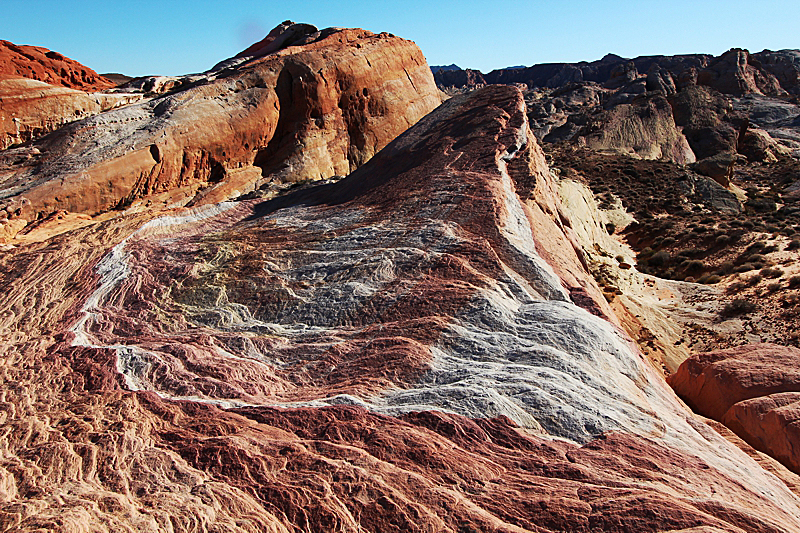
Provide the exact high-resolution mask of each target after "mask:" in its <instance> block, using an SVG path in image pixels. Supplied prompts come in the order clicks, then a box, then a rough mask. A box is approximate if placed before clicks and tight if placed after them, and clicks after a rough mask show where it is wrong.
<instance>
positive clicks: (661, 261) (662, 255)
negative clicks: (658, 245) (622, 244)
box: [647, 250, 672, 266]
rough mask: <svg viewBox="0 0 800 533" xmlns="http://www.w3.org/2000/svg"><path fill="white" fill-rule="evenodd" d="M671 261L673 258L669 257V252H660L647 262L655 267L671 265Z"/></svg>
mask: <svg viewBox="0 0 800 533" xmlns="http://www.w3.org/2000/svg"><path fill="white" fill-rule="evenodd" d="M671 259H672V257H671V256H670V255H669V252H667V251H665V250H659V251H658V252H656V253H654V254H653V255H652V256H651V257H650V259H649V260H648V261H647V262H648V263H649V264H651V265H653V266H664V265H666V264H667V263H669V262H670V260H671Z"/></svg>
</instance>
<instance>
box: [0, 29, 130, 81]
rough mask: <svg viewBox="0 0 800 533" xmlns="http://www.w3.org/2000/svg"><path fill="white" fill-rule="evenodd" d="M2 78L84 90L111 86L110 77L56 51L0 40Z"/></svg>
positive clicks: (0, 70) (0, 73)
mask: <svg viewBox="0 0 800 533" xmlns="http://www.w3.org/2000/svg"><path fill="white" fill-rule="evenodd" d="M2 78H6V79H19V78H28V79H31V80H38V81H42V82H45V83H47V84H50V85H58V86H61V87H67V88H69V89H79V90H82V91H87V92H94V91H102V90H103V89H110V88H111V87H114V86H115V84H114V82H112V81H111V80H107V79H106V78H104V77H102V76H100V75H99V74H97V72H95V71H94V70H92V69H90V68H89V67H87V66H84V65H81V64H80V63H78V62H77V61H74V60H72V59H70V58H68V57H64V56H63V55H61V54H59V53H58V52H53V51H51V50H48V49H47V48H42V47H39V46H20V45H16V44H14V43H11V42H9V41H3V40H0V79H2Z"/></svg>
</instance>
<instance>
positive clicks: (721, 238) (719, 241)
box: [714, 235, 731, 246]
mask: <svg viewBox="0 0 800 533" xmlns="http://www.w3.org/2000/svg"><path fill="white" fill-rule="evenodd" d="M730 240H731V238H730V237H728V236H727V235H717V238H716V239H714V243H715V244H716V245H717V246H725V245H726V244H728V243H729V242H730Z"/></svg>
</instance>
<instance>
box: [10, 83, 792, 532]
mask: <svg viewBox="0 0 800 533" xmlns="http://www.w3.org/2000/svg"><path fill="white" fill-rule="evenodd" d="M525 111H526V109H525V104H524V100H523V97H522V93H520V92H519V91H518V90H517V89H514V88H510V87H500V86H493V87H487V88H485V89H482V90H480V91H476V92H473V93H471V94H469V95H465V96H460V97H456V98H452V99H450V100H448V102H446V103H445V104H443V105H442V106H441V107H440V108H439V109H438V110H437V111H435V112H434V113H432V114H431V115H428V116H427V117H425V118H424V119H422V120H421V121H420V122H419V123H418V124H417V125H416V126H415V127H413V128H412V129H410V130H409V131H408V132H406V133H405V134H403V135H401V136H400V137H398V138H397V139H396V140H395V141H393V142H392V143H391V144H390V145H388V146H387V147H386V148H385V149H384V150H382V151H381V152H379V153H378V154H376V155H375V157H373V158H372V159H371V160H370V161H369V162H368V163H366V164H365V165H363V166H361V167H360V168H359V169H358V170H357V171H356V172H354V173H353V174H351V175H350V176H348V177H347V178H345V179H344V180H342V181H339V182H338V183H335V184H332V185H319V186H317V187H314V188H310V189H305V190H300V191H298V192H296V193H294V194H291V195H289V196H286V197H281V198H277V199H273V200H270V201H266V202H263V201H258V200H250V201H242V202H235V203H223V204H217V205H214V206H204V207H197V208H192V209H184V210H182V211H180V212H179V213H178V214H176V215H175V216H171V217H162V218H157V219H153V220H151V221H149V222H146V223H145V224H142V225H140V226H139V229H138V230H135V231H127V232H126V231H124V230H123V229H121V228H119V227H118V226H115V225H114V224H121V223H120V222H110V223H109V224H108V226H107V227H105V228H103V229H102V231H103V232H105V233H104V234H109V233H113V231H117V230H118V231H117V233H114V234H115V235H118V238H117V239H116V245H115V246H114V247H113V248H110V251H109V252H108V253H106V254H105V255H104V256H103V257H102V258H100V259H99V260H97V261H96V263H95V264H94V265H93V266H92V267H87V270H88V269H93V270H92V271H93V272H94V273H95V277H96V284H91V286H90V284H89V283H88V282H86V281H82V282H76V283H78V284H79V285H80V286H81V287H84V290H85V298H81V301H80V302H79V303H77V304H75V305H74V308H73V311H71V312H70V313H66V314H65V317H67V318H68V319H69V320H68V322H69V325H68V326H67V327H68V329H69V331H68V332H67V333H66V334H65V335H63V339H62V338H61V337H58V339H61V340H60V341H58V340H56V341H55V342H54V343H53V345H52V347H48V348H47V349H46V351H47V355H46V356H43V357H42V358H41V359H42V361H45V362H47V364H46V365H45V366H44V368H49V369H50V370H47V372H52V373H57V371H56V370H53V368H56V369H57V368H59V366H58V365H67V366H70V367H71V368H72V374H71V375H70V376H71V377H70V380H64V379H58V380H56V379H54V380H53V383H54V385H53V389H52V390H53V391H59V390H60V391H61V392H53V394H56V395H60V399H59V400H57V401H55V402H53V405H56V404H57V405H65V406H66V407H64V409H66V410H68V411H69V412H71V413H75V416H74V417H73V418H70V417H69V416H60V415H59V416H56V415H54V414H49V415H47V418H48V420H52V424H53V428H54V429H52V431H51V432H50V433H49V434H51V435H58V436H59V438H60V440H58V444H52V445H50V444H48V446H49V447H48V448H46V449H47V450H54V451H53V453H51V454H50V455H48V454H43V455H42V456H43V457H77V459H70V460H72V461H73V462H76V463H77V464H79V465H80V466H76V467H75V468H74V469H73V470H74V471H75V472H81V473H80V474H79V475H78V474H74V475H75V476H76V477H77V478H79V479H77V480H71V479H66V478H65V479H63V480H53V479H51V480H50V481H49V483H50V484H49V485H47V486H48V487H50V488H49V490H48V492H47V493H44V492H43V491H39V492H34V491H32V489H27V488H26V487H28V486H30V485H32V484H34V483H33V482H29V481H25V483H23V481H13V482H12V481H8V480H9V479H10V478H9V477H8V476H6V475H5V472H7V471H12V472H15V473H17V474H14V475H12V476H11V477H12V478H13V479H15V480H16V479H19V480H27V479H29V478H33V477H34V476H33V474H30V475H28V477H26V476H25V475H22V474H18V472H19V471H20V467H19V466H15V465H20V464H27V463H25V461H30V459H29V457H30V454H27V455H26V453H25V448H24V447H23V448H22V449H21V450H20V449H18V448H16V447H14V446H10V447H9V448H8V450H6V451H4V453H5V454H6V455H5V457H8V458H9V459H6V460H5V461H6V462H5V463H2V465H5V466H4V468H7V469H8V470H0V474H2V475H3V476H4V477H2V478H0V481H3V485H1V486H0V489H2V488H3V487H12V488H13V490H11V489H8V490H6V489H3V490H5V492H3V491H2V490H0V498H4V499H3V500H2V503H3V504H2V505H0V510H3V512H4V513H5V514H0V525H2V526H4V527H6V528H9V529H17V530H19V529H28V530H35V529H36V528H37V527H39V528H41V527H49V528H51V529H60V530H64V531H72V530H76V529H77V526H75V524H78V523H79V522H80V520H83V523H91V524H94V525H96V527H95V526H92V527H94V530H98V531H100V530H126V529H127V530H131V531H132V530H140V531H167V530H169V531H219V530H227V531H341V532H344V531H347V532H350V531H353V532H355V531H381V532H384V531H452V532H466V531H473V532H475V531H497V532H504V533H505V532H525V531H631V532H633V531H637V532H638V531H652V532H656V531H686V532H689V531H692V532H695V531H735V532H749V531H764V532H776V533H777V532H781V531H800V500H798V498H797V496H795V495H794V494H793V493H792V492H791V491H790V490H789V489H788V488H787V487H786V486H785V485H783V484H782V483H781V482H780V481H778V479H777V478H775V477H773V476H771V475H770V474H767V473H766V472H765V471H764V470H762V469H761V467H760V466H759V465H758V464H757V463H755V462H754V461H753V460H752V459H751V458H749V457H748V456H746V455H745V454H744V453H743V452H741V451H740V450H738V449H737V448H735V447H734V446H733V445H732V444H730V443H728V442H727V441H726V440H724V439H723V438H722V437H720V436H719V435H718V434H716V433H714V432H713V431H712V430H711V429H709V428H708V426H706V425H705V424H703V423H700V422H697V421H695V419H694V418H693V417H692V415H691V413H689V411H688V410H687V409H686V408H685V407H684V406H682V405H681V404H680V402H679V401H678V400H677V398H676V397H675V396H674V394H673V393H672V391H671V389H670V388H669V387H668V386H667V385H666V384H665V383H663V381H662V380H660V378H659V377H658V376H657V374H656V373H655V372H654V371H653V370H652V369H650V368H649V366H648V364H647V363H646V362H645V360H644V358H643V357H642V355H641V354H640V353H639V352H638V350H637V349H636V348H635V345H634V343H632V342H631V341H630V340H629V339H628V338H627V337H626V336H625V334H624V333H622V332H621V330H619V329H618V328H617V327H616V326H615V325H613V324H612V322H609V321H606V320H604V319H602V318H600V317H599V316H596V314H592V313H590V312H589V311H587V310H585V309H583V308H582V307H579V306H578V305H575V304H574V303H573V302H572V301H571V299H570V296H569V295H570V293H571V292H572V289H573V287H572V286H570V285H571V283H573V282H574V276H573V277H568V276H565V275H564V272H572V273H575V272H578V270H579V268H580V259H579V258H578V256H577V254H575V256H574V257H572V258H566V257H567V256H566V255H564V256H563V257H565V258H566V259H564V261H567V262H571V264H570V265H564V264H553V263H552V262H551V261H550V260H547V259H545V256H546V255H547V254H546V253H545V252H546V248H547V245H546V241H551V242H552V241H553V240H554V239H556V238H557V237H558V238H562V239H564V242H567V236H568V234H569V221H568V220H567V219H566V217H564V216H560V215H559V213H558V212H556V211H555V210H553V207H552V206H550V205H549V204H548V200H547V198H551V197H552V196H553V191H552V188H553V187H554V183H553V182H552V180H553V178H552V176H551V175H550V173H549V171H548V169H547V167H546V164H545V162H544V157H543V155H542V153H541V151H540V149H539V147H538V145H537V143H536V141H535V138H534V137H533V135H532V134H531V132H530V129H529V127H528V123H527V118H526V112H525ZM545 212H547V213H549V215H548V217H549V218H546V220H545V219H542V218H541V217H540V216H539V215H538V214H537V213H545ZM534 219H535V220H534ZM534 222H535V223H534ZM129 224H130V222H129ZM128 227H130V226H128ZM114 228H117V230H114ZM532 228H537V229H536V230H534V229H532ZM82 231H83V232H84V233H80V232H78V233H77V234H76V235H75V237H73V238H75V239H77V238H78V237H79V236H81V235H84V236H85V235H87V232H89V231H90V230H82ZM98 231H101V230H98ZM559 236H560V237H559ZM84 238H86V237H84ZM107 238H110V237H107ZM69 239H70V237H68V236H65V237H63V238H61V240H60V241H58V242H55V243H53V244H52V245H50V248H48V249H49V250H51V251H50V252H48V253H52V254H54V255H57V254H60V253H63V250H62V249H59V248H58V247H59V246H64V247H66V245H65V244H64V243H66V242H70V240H69ZM105 242H108V241H105ZM42 253H44V252H42ZM86 253H88V252H86ZM23 260H26V261H27V260H28V259H26V258H25V257H22V258H21V259H20V261H23ZM39 264H41V265H45V266H46V265H47V261H45V260H44V259H41V258H40V259H38V260H30V262H29V263H27V265H28V268H29V269H30V270H32V271H34V270H35V269H36V268H40V267H39V266H37V265H39ZM41 268H45V267H41ZM567 279H570V280H572V281H570V282H568V281H566V280H567ZM58 283H60V282H57V281H51V282H50V284H52V285H57V284H58ZM64 283H66V282H64ZM81 283H82V284H81ZM582 283H583V284H584V287H583V288H584V293H583V294H588V295H591V294H594V293H597V294H599V291H597V290H596V288H592V286H591V284H592V283H594V282H593V281H592V280H591V278H590V277H589V276H588V274H587V275H586V278H585V279H584V280H583V281H582ZM48 290H50V291H53V289H52V288H50V289H48ZM587 298H588V299H590V296H589V297H587ZM39 299H41V300H43V301H46V299H45V298H44V297H43V296H39ZM34 300H35V299H32V300H31V301H34ZM585 300H586V299H584V300H583V303H584V305H585V303H586V302H585ZM43 305H44V308H46V309H48V311H44V312H45V313H49V312H50V311H49V309H50V307H48V305H49V304H43ZM51 307H52V305H51ZM594 307H595V308H597V309H600V310H604V309H605V310H607V309H608V308H607V307H606V306H605V302H602V301H599V302H595V304H594ZM15 309H17V308H15ZM601 314H602V313H601ZM0 316H2V317H4V319H5V317H6V314H3V315H0ZM65 320H66V319H65ZM59 342H60V343H61V344H59ZM30 349H33V348H30ZM8 353H10V354H11V353H14V352H13V350H9V351H8ZM43 364H44V363H43ZM47 365H49V366H47ZM21 368H23V367H22V366H21V367H20V369H21ZM4 371H6V372H8V370H4ZM19 371H22V370H19ZM26 379H28V380H29V381H31V382H33V381H36V379H38V378H36V377H28V378H26ZM55 383H58V384H59V386H58V387H56V386H55ZM35 390H36V391H38V392H36V394H39V395H42V394H44V393H43V392H41V391H40V389H38V388H37V389H35ZM27 403H28V404H30V405H34V404H36V405H40V404H41V403H42V402H34V401H30V402H27ZM37 409H40V408H37ZM11 411H14V412H16V413H17V414H15V415H14V416H16V417H22V416H23V415H21V414H19V412H21V411H24V408H22V407H20V408H17V407H14V408H13V409H10V410H9V412H11ZM98 413H100V414H98ZM92 417H100V419H101V420H102V421H100V420H95V419H94V418H92ZM37 423H39V424H41V423H40V422H37ZM34 425H35V424H34ZM36 427H39V426H36ZM24 434H25V435H38V434H41V432H38V433H37V432H36V431H28V432H27V433H24ZM26 438H27V437H26ZM53 438H55V437H53ZM37 439H38V440H37ZM42 439H43V437H36V436H33V437H30V438H29V439H28V440H27V441H26V442H41V441H42ZM30 445H31V446H32V445H33V444H30ZM40 449H44V448H40ZM61 449H65V450H67V452H64V453H61V452H58V453H56V451H55V450H61ZM108 450H111V451H108ZM98 458H99V459H98ZM59 460H61V459H59ZM64 461H66V459H64ZM45 462H46V460H45V459H40V460H39V464H38V465H37V466H36V468H38V470H36V468H33V467H31V468H30V469H29V471H31V472H33V471H38V472H44V471H48V472H49V471H52V470H54V469H53V468H51V467H49V466H47V464H45ZM53 462H54V463H55V459H53ZM70 464H71V463H70ZM48 468H50V470H48ZM14 476H17V477H14ZM26 483H27V485H26ZM41 486H45V485H44V484H42V485H41ZM25 490H28V492H27V493H26V494H29V496H28V497H29V498H33V500H31V501H35V502H37V503H36V506H32V505H31V506H26V505H23V504H16V503H13V502H14V501H15V500H14V498H15V496H14V494H17V493H15V492H14V491H18V493H23V492H24V491H25ZM48 494H53V497H52V498H49V496H48ZM9 502H10V503H9ZM90 502H100V503H96V504H92V503H90ZM76 509H79V511H77V510H76ZM80 517H82V518H80ZM70 521H71V522H70ZM42 524H44V525H42ZM73 526H74V527H73Z"/></svg>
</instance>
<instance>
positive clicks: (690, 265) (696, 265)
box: [686, 259, 706, 271]
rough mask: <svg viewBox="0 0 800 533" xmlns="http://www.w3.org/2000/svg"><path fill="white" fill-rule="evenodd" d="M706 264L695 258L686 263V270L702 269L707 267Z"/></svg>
mask: <svg viewBox="0 0 800 533" xmlns="http://www.w3.org/2000/svg"><path fill="white" fill-rule="evenodd" d="M705 266H706V265H705V263H703V262H702V261H699V260H697V259H694V260H692V261H688V262H687V263H686V270H694V271H697V270H702V269H703V268H705Z"/></svg>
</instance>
